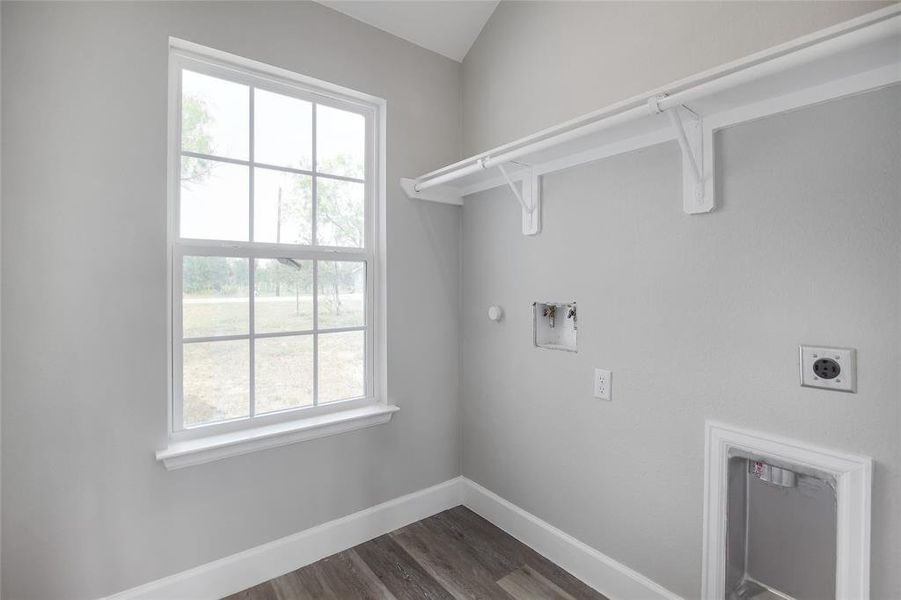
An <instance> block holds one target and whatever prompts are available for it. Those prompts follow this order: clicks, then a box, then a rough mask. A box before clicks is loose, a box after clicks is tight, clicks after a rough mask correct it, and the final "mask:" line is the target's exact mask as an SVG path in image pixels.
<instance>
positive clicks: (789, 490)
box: [725, 452, 837, 600]
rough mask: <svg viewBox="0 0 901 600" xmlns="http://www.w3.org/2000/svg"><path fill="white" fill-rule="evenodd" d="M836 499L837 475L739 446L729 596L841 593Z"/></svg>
mask: <svg viewBox="0 0 901 600" xmlns="http://www.w3.org/2000/svg"><path fill="white" fill-rule="evenodd" d="M836 506H837V504H836V493H835V478H834V477H832V476H830V475H827V474H824V473H818V472H816V471H812V470H810V469H805V468H804V467H799V466H796V465H790V464H782V463H778V462H775V461H772V460H768V459H767V458H766V457H760V456H750V455H742V454H741V453H738V452H734V453H733V454H732V455H731V456H730V458H729V468H728V499H727V514H726V535H727V544H726V589H725V598H726V599H727V600H752V599H754V600H776V599H778V598H783V599H784V598H791V599H794V600H822V599H823V598H835V596H836V578H835V573H836V548H837V545H836V514H837V511H836Z"/></svg>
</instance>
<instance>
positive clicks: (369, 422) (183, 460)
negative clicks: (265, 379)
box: [156, 404, 400, 471]
mask: <svg viewBox="0 0 901 600" xmlns="http://www.w3.org/2000/svg"><path fill="white" fill-rule="evenodd" d="M398 410H400V409H399V408H398V407H397V406H392V405H386V404H370V405H368V406H363V407H359V408H351V409H348V410H342V411H339V412H333V413H329V414H325V415H317V416H314V417H305V418H303V419H297V420H295V421H286V422H284V423H278V424H275V425H265V426H262V427H254V428H250V429H243V430H241V431H233V432H229V433H223V434H219V435H211V436H209V437H205V438H199V439H194V440H185V441H182V442H172V443H170V444H169V447H168V448H166V449H165V450H160V451H159V452H157V453H156V459H157V460H158V461H160V462H162V463H163V464H164V465H165V466H166V469H167V470H169V471H171V470H173V469H181V468H183V467H190V466H193V465H200V464H203V463H208V462H212V461H214V460H219V459H222V458H228V457H229V456H238V455H240V454H247V453H248V452H256V451H257V450H265V449H267V448H275V447H276V446H284V445H286V444H294V443H297V442H304V441H307V440H313V439H316V438H321V437H326V436H329V435H337V434H339V433H345V432H348V431H354V430H356V429H363V428H364V427H372V426H373V425H380V424H382V423H387V422H388V421H390V420H391V417H392V416H393V415H394V413H395V412H397V411H398Z"/></svg>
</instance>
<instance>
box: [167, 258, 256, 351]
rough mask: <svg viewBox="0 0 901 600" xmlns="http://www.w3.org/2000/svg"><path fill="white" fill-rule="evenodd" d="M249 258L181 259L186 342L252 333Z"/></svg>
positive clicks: (183, 322)
mask: <svg viewBox="0 0 901 600" xmlns="http://www.w3.org/2000/svg"><path fill="white" fill-rule="evenodd" d="M248 264H249V263H248V260H247V259H246V258H226V257H221V256H185V257H184V258H183V259H182V331H183V336H184V337H186V338H192V337H209V336H214V335H241V334H246V333H248V331H249V325H248V323H249V322H250V317H249V311H250V307H249V304H248V303H249V301H250V283H249V277H248Z"/></svg>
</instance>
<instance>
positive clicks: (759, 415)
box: [462, 86, 901, 600]
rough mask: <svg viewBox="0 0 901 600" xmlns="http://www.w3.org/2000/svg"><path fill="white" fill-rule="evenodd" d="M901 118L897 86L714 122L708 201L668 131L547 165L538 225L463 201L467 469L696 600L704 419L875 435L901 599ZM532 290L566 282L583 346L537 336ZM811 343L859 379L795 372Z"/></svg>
mask: <svg viewBox="0 0 901 600" xmlns="http://www.w3.org/2000/svg"><path fill="white" fill-rule="evenodd" d="M825 124H828V126H825ZM899 130H901V87H899V86H895V87H894V88H891V89H887V90H882V91H878V92H872V93H869V94H865V95H860V96H856V97H853V98H849V99H844V100H838V101H834V102H830V103H826V104H823V105H819V106H816V107H811V108H806V109H803V110H799V111H796V112H794V113H789V114H784V115H779V116H774V117H769V118H766V119H763V120H760V121H757V122H752V123H747V124H744V125H740V126H736V127H733V128H730V129H726V130H724V131H722V132H720V133H719V134H718V135H717V139H716V143H717V152H718V155H717V164H718V169H719V170H718V172H717V177H718V182H719V193H718V201H719V203H720V204H719V206H718V207H717V209H716V211H715V212H713V213H711V214H709V215H701V216H688V215H686V214H684V213H683V212H682V195H681V189H682V187H681V158H680V154H679V150H678V147H677V145H676V143H675V142H669V143H666V144H660V145H657V146H653V147H650V148H647V149H644V150H640V151H637V152H632V153H629V154H624V155H620V156H616V157H611V158H609V159H606V160H603V161H600V162H596V163H593V164H589V165H583V166H580V167H576V168H573V169H571V170H569V171H565V172H561V173H557V174H553V175H550V176H547V177H545V179H544V188H543V213H542V218H543V224H542V226H543V230H542V232H541V234H540V235H539V236H536V237H524V236H523V235H522V234H521V233H520V211H519V210H518V208H517V206H516V203H515V201H514V200H513V199H511V198H510V196H509V191H508V190H504V189H497V190H493V191H490V192H485V193H483V194H481V195H479V196H474V197H472V198H470V200H469V201H468V203H467V204H466V206H465V207H464V211H463V252H464V254H463V269H464V274H465V277H464V282H463V288H464V293H463V304H462V306H463V327H464V333H463V388H462V393H463V409H462V411H463V413H462V414H463V474H464V475H465V476H467V477H469V478H471V479H473V480H475V481H476V482H478V483H480V484H482V485H484V486H485V487H487V488H488V489H491V490H492V491H494V492H496V493H498V494H500V495H501V496H502V497H504V498H507V499H508V500H510V501H511V502H513V503H515V504H517V505H519V506H521V507H523V508H525V509H526V510H528V511H530V512H532V513H534V514H536V515H538V516H539V517H541V518H543V519H545V520H547V521H548V522H550V523H552V524H553V525H555V526H557V527H559V528H560V529H562V530H564V531H566V532H567V533H569V534H571V535H574V536H575V537H577V538H579V539H581V540H582V541H584V542H586V543H588V544H589V545H591V546H593V547H595V548H597V549H599V550H600V551H602V552H604V553H606V554H608V555H609V556H611V557H613V558H614V559H616V560H619V561H621V562H623V563H624V564H626V565H628V566H630V567H632V568H633V569H635V570H637V571H639V572H640V573H642V574H644V575H646V576H648V577H650V578H652V579H653V580H655V581H656V582H658V583H660V584H661V585H663V586H665V587H667V588H669V589H671V590H673V591H674V592H676V593H678V594H681V595H683V596H684V597H686V598H696V597H698V595H699V594H700V589H701V588H700V582H701V544H702V536H701V532H702V511H703V488H704V480H703V470H704V421H705V419H716V420H719V421H723V422H726V423H730V424H734V425H738V426H743V427H748V428H751V429H759V430H762V431H768V432H772V433H776V434H780V435H784V436H788V437H792V438H796V439H799V440H803V441H806V442H810V443H815V444H818V445H823V446H827V447H832V448H837V449H840V450H845V451H850V452H859V453H863V454H867V455H870V456H872V457H873V458H874V459H875V461H876V471H875V486H874V499H873V530H872V539H873V544H872V548H873V568H872V591H873V597H874V598H884V599H887V600H888V599H892V598H898V597H901V575H899V573H898V570H897V568H896V566H897V564H898V559H899V556H898V543H897V540H898V539H899V537H901V519H899V510H898V509H899V506H898V500H897V498H898V492H899V488H901V485H899V477H901V474H899V467H901V458H899V446H898V441H897V439H898V430H899V423H901V418H899V408H898V397H899V392H901V386H899V383H901V380H899V374H898V365H899V362H901V343H899V339H901V337H899V334H901V306H899V302H901V269H899V258H901V237H899V235H898V232H899V228H901V170H899V168H898V165H899V164H901V136H899V135H898V131H899ZM533 300H551V301H557V300H559V301H570V300H576V301H578V303H579V327H580V330H579V352H578V354H571V353H566V352H555V351H548V350H541V349H536V348H534V347H532V340H531V309H530V303H531V302H532V301H533ZM490 304H500V305H501V306H503V307H504V309H505V311H506V315H507V317H506V319H505V321H503V322H501V323H500V324H494V323H491V322H489V321H488V320H487V319H486V318H485V314H484V312H485V307H487V306H488V305H490ZM800 343H814V344H827V345H836V346H851V347H855V348H857V349H858V351H859V355H858V356H859V371H858V375H859V392H858V393H857V394H856V395H851V394H844V393H838V392H829V391H825V390H815V389H810V388H802V387H800V385H799V382H798V344H800ZM594 367H603V368H607V369H611V370H612V371H613V378H612V381H613V386H612V390H613V401H612V402H609V403H608V402H604V401H600V400H596V399H594V398H593V397H592V384H591V382H592V374H593V368H594Z"/></svg>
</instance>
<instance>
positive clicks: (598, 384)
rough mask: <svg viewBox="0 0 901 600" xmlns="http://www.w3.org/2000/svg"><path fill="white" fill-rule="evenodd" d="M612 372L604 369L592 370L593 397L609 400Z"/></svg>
mask: <svg viewBox="0 0 901 600" xmlns="http://www.w3.org/2000/svg"><path fill="white" fill-rule="evenodd" d="M612 376H613V374H612V373H611V372H610V371H607V370H605V369H595V370H594V397H595V398H600V399H601V400H610V397H611V393H612V389H611V388H612V387H613V379H612Z"/></svg>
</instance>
